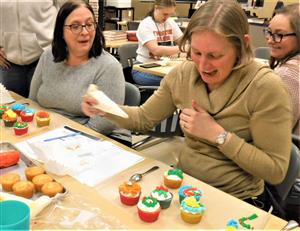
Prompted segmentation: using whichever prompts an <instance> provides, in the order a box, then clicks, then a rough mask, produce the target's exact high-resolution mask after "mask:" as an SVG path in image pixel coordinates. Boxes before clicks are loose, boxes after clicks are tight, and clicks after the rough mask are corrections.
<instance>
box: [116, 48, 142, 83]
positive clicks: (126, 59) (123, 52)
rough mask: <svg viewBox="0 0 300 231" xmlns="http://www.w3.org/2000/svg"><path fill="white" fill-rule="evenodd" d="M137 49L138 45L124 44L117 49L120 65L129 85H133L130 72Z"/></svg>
mask: <svg viewBox="0 0 300 231" xmlns="http://www.w3.org/2000/svg"><path fill="white" fill-rule="evenodd" d="M137 48H138V44H135V43H133V44H124V45H122V46H120V47H119V49H118V52H119V58H120V63H121V64H122V67H123V73H124V77H125V80H126V81H127V82H130V83H134V81H133V79H132V75H131V70H132V66H133V62H134V61H135V58H136V50H137Z"/></svg>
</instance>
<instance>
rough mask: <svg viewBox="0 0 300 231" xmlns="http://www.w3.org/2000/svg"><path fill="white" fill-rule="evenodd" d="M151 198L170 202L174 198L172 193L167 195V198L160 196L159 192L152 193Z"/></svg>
mask: <svg viewBox="0 0 300 231" xmlns="http://www.w3.org/2000/svg"><path fill="white" fill-rule="evenodd" d="M151 196H152V197H154V198H155V199H157V200H159V201H163V200H168V199H170V198H171V197H172V195H171V193H169V192H168V193H167V197H164V195H162V194H161V195H159V194H158V193H157V192H151Z"/></svg>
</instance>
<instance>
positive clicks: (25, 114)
mask: <svg viewBox="0 0 300 231" xmlns="http://www.w3.org/2000/svg"><path fill="white" fill-rule="evenodd" d="M20 116H21V118H22V121H24V122H31V121H32V120H33V116H34V110H33V109H30V108H26V109H25V110H23V111H21V113H20Z"/></svg>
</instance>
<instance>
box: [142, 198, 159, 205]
mask: <svg viewBox="0 0 300 231" xmlns="http://www.w3.org/2000/svg"><path fill="white" fill-rule="evenodd" d="M142 203H143V205H145V206H146V207H155V206H156V205H157V203H158V202H157V200H156V199H155V198H152V197H144V198H143V200H142Z"/></svg>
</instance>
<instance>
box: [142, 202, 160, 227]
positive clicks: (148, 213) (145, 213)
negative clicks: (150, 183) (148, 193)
mask: <svg viewBox="0 0 300 231" xmlns="http://www.w3.org/2000/svg"><path fill="white" fill-rule="evenodd" d="M137 208H138V214H139V217H140V218H141V220H143V221H146V222H154V221H156V220H157V219H158V216H159V213H160V205H159V203H158V201H157V200H156V199H155V198H152V197H144V198H143V199H142V200H140V201H139V203H138V205H137Z"/></svg>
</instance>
